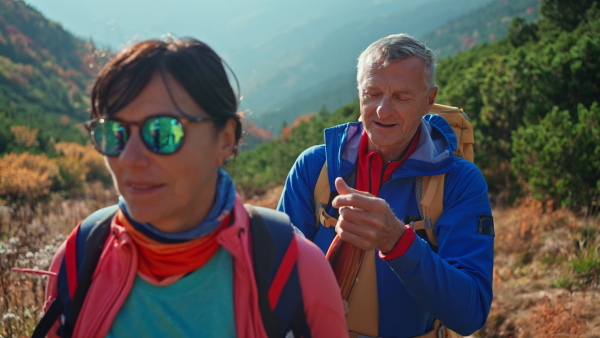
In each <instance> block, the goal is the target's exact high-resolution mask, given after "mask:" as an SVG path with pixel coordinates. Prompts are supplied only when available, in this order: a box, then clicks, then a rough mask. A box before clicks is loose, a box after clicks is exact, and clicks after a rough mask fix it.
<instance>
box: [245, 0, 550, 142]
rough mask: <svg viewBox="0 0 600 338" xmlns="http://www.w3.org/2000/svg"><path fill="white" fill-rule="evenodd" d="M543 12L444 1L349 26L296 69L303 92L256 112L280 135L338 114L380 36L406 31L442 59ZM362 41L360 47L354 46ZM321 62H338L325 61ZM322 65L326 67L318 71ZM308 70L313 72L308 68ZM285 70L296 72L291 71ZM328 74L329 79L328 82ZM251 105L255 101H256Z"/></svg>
mask: <svg viewBox="0 0 600 338" xmlns="http://www.w3.org/2000/svg"><path fill="white" fill-rule="evenodd" d="M538 8H539V0H494V1H492V2H485V3H482V2H476V1H454V2H453V3H449V2H447V1H439V2H435V3H430V4H426V5H419V6H416V7H413V8H412V9H411V10H408V9H407V10H402V11H398V12H395V13H389V14H388V15H385V16H381V17H377V18H374V19H372V20H365V21H363V22H361V23H360V24H359V23H354V24H349V25H347V26H344V27H342V28H340V29H339V30H336V31H334V32H333V33H331V34H329V35H327V36H325V37H324V38H323V39H322V40H321V42H320V43H319V44H317V45H316V46H315V47H314V48H313V49H312V50H311V51H312V52H313V53H312V54H313V55H314V57H313V59H312V60H310V61H304V62H306V63H309V65H308V66H306V65H305V66H298V65H297V68H296V71H297V73H301V70H303V71H304V73H302V75H301V77H302V79H303V80H304V88H303V89H297V87H299V86H300V85H299V82H300V80H298V81H297V82H296V83H294V84H295V86H294V87H293V89H290V90H289V91H290V92H293V93H292V94H290V96H284V97H283V98H281V97H280V98H279V99H273V100H271V101H274V102H275V103H274V104H271V105H270V106H269V107H268V108H265V110H264V111H263V112H255V115H254V118H255V119H256V124H257V125H259V126H261V127H264V128H267V129H269V130H271V132H273V133H274V134H278V133H279V130H280V129H281V126H282V125H283V124H284V122H286V123H289V122H290V121H293V120H294V119H295V118H297V117H298V116H300V115H302V114H307V113H309V112H314V111H318V110H319V109H321V108H322V107H323V106H326V107H327V108H328V109H330V110H335V109H337V108H339V107H341V106H342V105H344V104H346V103H349V102H352V101H354V100H356V97H357V90H356V58H357V57H358V55H359V54H360V52H361V51H362V50H363V49H364V48H366V46H368V45H369V44H370V43H371V42H373V41H375V40H376V39H378V38H380V37H383V36H386V35H389V34H394V33H398V32H406V33H408V34H411V35H413V36H415V37H417V38H419V39H421V40H422V41H425V42H426V43H427V44H428V45H429V46H430V47H431V48H433V49H434V50H435V51H436V53H437V54H438V56H439V57H442V58H443V57H445V56H451V55H454V54H456V53H457V52H459V51H460V50H466V49H469V48H472V47H473V46H474V45H477V44H479V43H483V42H490V41H493V39H496V40H498V39H501V38H503V37H505V36H506V32H507V30H508V27H509V25H510V23H511V21H512V19H513V18H515V17H517V16H520V17H524V18H526V19H527V20H529V21H532V20H534V19H535V18H537V17H538V16H539V14H538ZM423 22H427V23H436V24H439V26H437V27H436V25H435V24H428V25H425V24H423ZM483 37H485V38H483ZM357 41H358V42H359V43H355V42H357ZM465 41H468V43H465ZM328 46H333V47H332V48H329V47H328ZM344 48H345V49H344ZM340 49H344V52H343V53H342V52H340V51H339V50H340ZM349 49H352V50H349ZM292 54H293V53H292ZM326 55H329V56H328V57H327V56H326ZM319 58H322V59H324V60H329V61H334V62H329V63H327V62H326V61H325V62H321V61H320V60H319ZM320 64H322V65H323V66H322V67H321V68H319V70H315V69H314V68H317V67H319V66H318V65H320ZM309 67H312V68H313V69H309V70H306V69H305V68H309ZM334 70H336V71H337V73H334ZM280 72H282V73H286V72H287V73H292V74H293V70H292V69H286V70H281V71H280ZM325 74H327V75H329V77H328V78H325V79H323V77H325ZM280 76H281V75H280ZM296 76H297V77H300V75H296ZM289 78H290V77H288V79H289ZM311 81H312V82H311ZM271 85H272V86H275V87H277V86H280V87H281V86H282V85H278V84H276V83H271ZM267 93H269V91H267ZM256 97H257V95H255V96H254V98H256ZM251 102H252V103H254V100H252V101H251ZM248 105H250V104H248ZM253 107H256V105H254V106H253Z"/></svg>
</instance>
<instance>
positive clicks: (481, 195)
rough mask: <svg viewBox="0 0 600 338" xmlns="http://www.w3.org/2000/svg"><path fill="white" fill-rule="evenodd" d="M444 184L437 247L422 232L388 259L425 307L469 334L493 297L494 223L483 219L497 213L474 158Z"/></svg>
mask: <svg viewBox="0 0 600 338" xmlns="http://www.w3.org/2000/svg"><path fill="white" fill-rule="evenodd" d="M444 189H445V190H444V211H443V213H442V215H441V216H440V218H439V220H438V222H437V224H436V225H435V232H436V234H437V236H438V253H437V254H436V253H435V252H434V251H433V250H431V248H430V247H429V244H428V243H427V242H426V241H424V240H422V239H421V238H419V237H417V238H416V239H415V240H414V241H413V243H412V245H411V246H410V247H409V248H408V250H407V252H406V253H405V254H404V255H402V256H400V257H398V258H396V259H392V260H388V261H387V263H388V264H389V266H390V267H391V268H392V269H393V270H394V272H395V273H396V275H398V277H399V278H400V279H401V280H402V283H403V285H404V286H405V287H406V288H407V290H408V291H409V292H410V293H411V294H412V295H413V296H414V297H415V298H416V299H418V300H419V303H420V304H421V306H422V307H423V308H425V309H427V311H429V312H431V313H432V314H433V315H434V316H435V317H436V318H438V319H440V320H441V321H442V323H444V324H445V325H446V326H447V327H449V328H450V329H451V330H453V331H455V332H457V333H459V334H461V335H465V336H466V335H470V334H472V333H473V332H475V331H476V330H478V329H480V328H481V327H482V326H483V325H484V324H485V322H486V320H487V316H488V313H489V310H490V306H491V302H492V298H493V294H492V275H493V263H494V237H493V236H494V234H493V223H492V224H490V222H489V219H488V220H487V222H486V224H485V225H486V226H487V228H486V229H482V222H481V221H480V219H481V218H482V216H484V218H485V216H491V215H492V213H491V206H490V202H489V197H488V192H487V184H486V182H485V179H484V178H483V175H482V174H481V172H480V171H479V169H478V168H477V167H476V166H475V165H474V164H472V163H470V162H467V161H459V166H458V169H457V170H454V171H453V172H450V173H448V174H447V175H446V184H445V188H444ZM490 226H491V229H490Z"/></svg>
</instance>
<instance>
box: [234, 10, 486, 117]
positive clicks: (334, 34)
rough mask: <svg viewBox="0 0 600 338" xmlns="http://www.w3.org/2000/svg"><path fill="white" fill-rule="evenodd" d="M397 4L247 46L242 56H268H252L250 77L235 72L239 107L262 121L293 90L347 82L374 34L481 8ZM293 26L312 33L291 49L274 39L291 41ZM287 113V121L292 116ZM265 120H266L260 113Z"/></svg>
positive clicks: (415, 29)
mask: <svg viewBox="0 0 600 338" xmlns="http://www.w3.org/2000/svg"><path fill="white" fill-rule="evenodd" d="M483 3H485V2H483ZM402 4H403V5H404V6H402V7H401V8H393V7H391V6H389V5H388V6H382V7H383V8H380V7H376V8H378V9H380V10H379V11H377V12H376V11H375V10H374V9H372V10H371V12H366V13H365V14H364V15H363V16H361V17H360V18H357V19H356V20H353V21H350V22H346V23H344V24H340V25H337V26H335V27H330V30H322V29H320V28H321V27H323V26H324V25H323V24H322V23H321V22H320V21H315V22H307V23H306V24H305V25H303V26H301V27H297V28H295V29H294V30H291V31H289V32H285V35H283V36H282V37H281V38H280V39H277V40H274V41H270V42H269V43H268V44H265V45H260V46H257V47H256V48H258V49H259V51H256V50H249V51H248V52H247V54H248V55H252V54H259V52H260V53H264V54H261V55H269V57H268V58H263V59H262V60H258V63H256V64H255V65H254V66H253V67H252V68H251V71H252V74H251V76H250V78H247V79H245V78H244V77H245V76H246V73H247V70H245V69H242V70H241V73H240V77H241V78H242V84H243V87H242V92H243V95H244V100H243V101H242V103H243V105H244V107H248V108H249V109H250V110H252V112H253V113H254V114H255V116H256V118H257V124H258V125H263V123H262V122H261V120H262V119H260V118H259V117H260V116H261V115H263V114H267V112H270V111H272V112H273V113H275V112H277V110H278V109H279V108H280V107H281V106H282V105H283V104H284V103H286V102H287V101H289V100H293V99H298V94H299V93H301V92H303V91H304V92H306V91H313V92H316V91H318V89H317V88H320V89H323V88H327V87H330V85H331V83H332V82H336V79H337V78H339V77H343V81H346V82H348V81H347V80H348V76H347V75H348V74H352V73H353V72H354V69H355V67H356V65H355V63H356V58H357V57H358V55H359V54H360V52H361V51H362V50H363V49H364V48H365V47H366V46H368V45H369V44H370V43H371V42H373V41H375V40H377V39H378V38H381V37H383V36H386V35H389V34H394V33H398V32H406V33H409V34H411V35H413V36H419V35H422V34H424V33H426V32H427V31H429V30H430V29H431V28H432V27H436V26H437V25H439V24H443V23H444V22H446V21H447V20H448V19H450V18H453V17H456V16H458V15H460V14H464V13H466V12H468V11H469V10H470V9H473V8H476V7H478V6H481V5H482V1H477V0H456V1H446V0H445V1H440V0H438V1H428V2H419V3H418V4H415V3H412V2H402ZM428 23H435V24H428ZM296 30H301V31H302V32H307V31H308V32H312V31H317V32H316V33H314V34H312V39H310V40H309V41H306V42H304V43H303V42H302V41H299V42H298V43H297V44H296V45H295V46H293V47H292V48H280V47H279V45H278V42H279V41H280V40H284V41H285V40H290V39H288V36H291V37H292V38H291V40H293V41H294V38H293V36H294V34H295V31H296ZM249 57H250V56H249ZM350 95H353V93H350ZM347 97H349V96H346V98H347ZM345 101H346V102H348V101H347V100H345ZM323 103H325V102H323ZM344 103H345V102H344ZM290 117H291V118H289V119H288V122H290V120H293V119H294V118H295V117H296V116H290ZM265 120H269V121H271V120H272V119H271V117H269V118H266V117H265ZM278 120H279V121H281V119H278ZM279 121H277V122H279ZM274 122H275V121H274ZM280 125H281V123H278V124H275V125H274V127H280Z"/></svg>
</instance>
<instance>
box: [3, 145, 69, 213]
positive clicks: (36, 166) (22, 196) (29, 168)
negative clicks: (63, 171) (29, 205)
mask: <svg viewBox="0 0 600 338" xmlns="http://www.w3.org/2000/svg"><path fill="white" fill-rule="evenodd" d="M57 175H58V167H57V166H56V164H55V163H54V162H53V161H52V160H50V159H48V158H47V157H46V155H44V154H41V155H32V154H29V153H22V154H8V155H6V156H4V157H2V158H0V198H3V199H8V200H9V201H11V200H13V201H17V200H26V201H33V200H35V199H36V198H38V197H41V196H43V195H45V194H48V193H49V192H50V187H51V185H52V182H53V179H55V178H56V176H57Z"/></svg>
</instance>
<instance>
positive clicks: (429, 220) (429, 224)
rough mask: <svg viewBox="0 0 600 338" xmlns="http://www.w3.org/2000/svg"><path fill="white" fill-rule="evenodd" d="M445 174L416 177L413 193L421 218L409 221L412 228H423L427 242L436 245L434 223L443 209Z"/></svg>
mask: <svg viewBox="0 0 600 338" xmlns="http://www.w3.org/2000/svg"><path fill="white" fill-rule="evenodd" d="M445 177H446V174H439V175H434V176H425V177H417V178H416V181H415V194H416V196H417V201H418V203H417V204H418V206H419V213H420V214H421V218H422V219H421V220H420V221H416V222H410V225H411V226H412V227H413V229H414V230H425V233H426V234H427V239H428V240H429V242H430V243H431V244H432V245H434V246H437V236H436V235H435V232H434V228H435V223H436V222H437V220H438V219H439V218H440V216H441V215H442V212H443V211H444V180H445Z"/></svg>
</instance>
